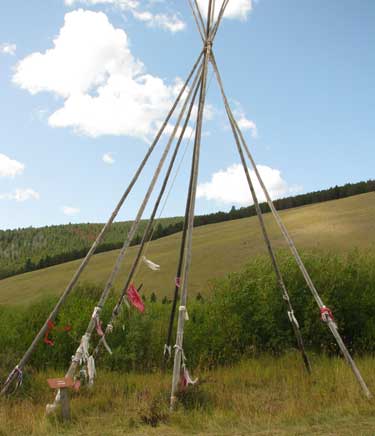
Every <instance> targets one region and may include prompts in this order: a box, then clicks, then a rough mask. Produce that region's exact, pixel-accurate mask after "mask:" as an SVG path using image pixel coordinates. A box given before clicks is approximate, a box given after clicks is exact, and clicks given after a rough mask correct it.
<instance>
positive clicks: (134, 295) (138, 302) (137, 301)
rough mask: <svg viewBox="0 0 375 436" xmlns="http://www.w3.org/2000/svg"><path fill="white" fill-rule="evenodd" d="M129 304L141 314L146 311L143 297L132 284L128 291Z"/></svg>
mask: <svg viewBox="0 0 375 436" xmlns="http://www.w3.org/2000/svg"><path fill="white" fill-rule="evenodd" d="M126 295H127V297H128V300H129V302H130V303H131V304H132V305H133V306H134V307H135V308H136V309H137V310H139V311H140V312H141V313H143V312H144V311H145V305H144V303H143V300H142V297H141V296H140V295H139V293H138V291H137V289H136V287H135V286H134V284H133V283H132V284H131V285H130V286H129V288H128V290H127V291H126Z"/></svg>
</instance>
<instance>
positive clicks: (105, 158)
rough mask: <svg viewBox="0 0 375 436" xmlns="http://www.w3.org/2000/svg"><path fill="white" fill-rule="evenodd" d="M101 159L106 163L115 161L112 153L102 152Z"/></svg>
mask: <svg viewBox="0 0 375 436" xmlns="http://www.w3.org/2000/svg"><path fill="white" fill-rule="evenodd" d="M102 160H103V162H104V163H106V164H108V165H113V164H114V163H115V160H114V158H113V156H112V153H104V154H103V157H102Z"/></svg>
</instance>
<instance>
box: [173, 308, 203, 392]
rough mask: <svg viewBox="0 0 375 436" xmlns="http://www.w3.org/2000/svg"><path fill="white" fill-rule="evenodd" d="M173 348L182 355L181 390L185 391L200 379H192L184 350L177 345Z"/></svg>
mask: <svg viewBox="0 0 375 436" xmlns="http://www.w3.org/2000/svg"><path fill="white" fill-rule="evenodd" d="M180 307H184V306H180ZM173 348H174V349H175V350H177V351H179V352H180V353H181V360H182V365H181V370H182V372H181V377H180V388H181V389H182V390H185V389H187V387H188V386H189V385H195V384H196V383H197V382H198V378H196V379H195V380H193V379H192V378H191V377H190V374H189V370H188V369H187V367H186V360H187V359H186V356H185V353H184V350H183V348H182V347H180V346H179V345H177V344H176V345H175V346H174V347H173Z"/></svg>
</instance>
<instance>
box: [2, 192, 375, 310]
mask: <svg viewBox="0 0 375 436" xmlns="http://www.w3.org/2000/svg"><path fill="white" fill-rule="evenodd" d="M281 216H282V218H283V220H284V222H285V224H286V226H287V228H288V229H289V230H290V233H291V234H292V236H293V238H294V240H295V242H296V244H297V246H298V247H299V249H300V250H301V251H308V252H311V251H316V252H327V251H329V252H332V253H343V252H348V251H349V250H352V249H353V248H358V249H360V250H368V249H370V250H371V249H374V247H375V192H370V193H367V194H361V195H357V196H354V197H349V198H344V199H340V200H333V201H328V202H325V203H319V204H314V205H310V206H303V207H300V208H295V209H290V210H286V211H282V212H281ZM265 222H266V225H267V227H268V229H269V231H270V235H271V237H272V240H273V242H274V244H275V247H276V248H283V247H285V243H284V241H283V239H282V236H281V235H280V233H279V231H278V229H277V227H276V225H275V223H274V221H273V219H272V216H271V215H270V214H266V215H265ZM180 238H181V233H178V234H174V235H171V236H168V237H165V238H162V239H159V240H156V241H152V242H150V244H149V245H148V247H147V251H146V255H147V257H148V258H150V259H151V260H152V261H154V262H156V263H158V264H160V265H161V271H160V272H157V273H155V272H152V271H150V270H148V269H147V268H146V267H145V266H144V265H142V266H141V268H140V269H139V271H138V274H137V276H136V283H137V284H140V283H143V284H144V291H145V292H146V293H147V294H151V293H152V292H155V294H156V295H157V296H158V297H160V298H162V297H163V296H168V297H169V296H170V295H171V293H172V288H173V283H174V276H175V269H176V264H177V256H178V248H179V242H180ZM135 250H136V247H131V248H130V249H129V251H128V255H127V257H126V259H125V262H124V266H123V268H122V270H121V272H120V274H119V277H118V279H117V281H116V283H115V287H116V288H117V289H120V288H121V284H123V283H124V281H125V278H126V274H127V272H128V270H129V267H130V263H131V261H132V259H133V256H134V253H135ZM262 253H265V248H264V243H263V239H262V236H261V234H260V231H259V225H258V222H257V218H256V217H251V218H244V219H239V220H234V221H227V222H224V223H218V224H211V225H207V226H201V227H197V228H196V229H195V230H194V241H193V264H192V274H191V281H190V295H196V294H198V293H201V294H204V292H206V290H207V286H206V285H207V282H208V281H209V280H212V279H215V278H218V277H223V276H224V275H225V274H226V273H227V272H230V271H239V270H240V269H241V268H242V267H243V266H244V265H245V264H246V263H247V262H248V261H249V260H251V258H253V257H254V256H256V255H259V254H262ZM117 254H118V250H114V251H111V252H106V253H100V254H97V255H95V256H94V258H93V259H92V261H91V263H90V265H89V266H88V268H87V270H86V271H85V273H84V274H83V277H82V282H92V283H100V284H103V283H104V282H105V280H106V278H107V277H108V275H109V273H110V271H111V269H112V267H113V264H114V262H115V259H116V256H117ZM79 263H80V261H73V262H68V263H64V264H61V265H57V266H53V267H50V268H46V269H43V270H38V271H33V272H30V273H26V274H22V275H18V276H15V277H11V278H8V279H4V280H1V281H0V304H6V305H8V304H11V305H14V304H28V303H32V302H34V301H37V300H38V299H40V298H41V297H45V296H54V295H60V294H61V292H62V291H63V289H64V288H65V286H66V285H67V283H68V282H69V280H70V278H71V277H72V275H73V273H74V271H75V270H76V269H77V267H78V265H79Z"/></svg>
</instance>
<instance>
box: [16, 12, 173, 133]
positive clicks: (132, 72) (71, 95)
mask: <svg viewBox="0 0 375 436" xmlns="http://www.w3.org/2000/svg"><path fill="white" fill-rule="evenodd" d="M13 82H14V83H16V84H17V85H18V86H20V87H21V88H23V89H25V90H28V91H29V92H30V93H31V94H36V93H39V92H43V91H45V92H52V93H54V94H55V95H58V96H60V97H62V98H63V99H64V102H63V105H62V106H61V107H60V108H59V109H57V110H56V111H55V112H54V113H52V114H51V116H50V117H49V120H48V121H49V124H50V125H51V126H53V127H72V128H74V129H75V130H76V131H78V132H80V133H84V134H86V135H89V136H92V137H97V136H100V135H129V136H133V137H137V138H141V139H144V140H147V138H148V137H149V136H151V135H154V134H155V131H156V128H157V125H158V124H159V123H160V121H161V120H162V119H163V118H164V116H165V114H166V113H167V112H168V110H169V108H170V106H171V102H172V101H173V99H174V98H175V96H176V95H177V93H178V91H179V90H180V89H181V80H176V82H174V83H171V84H166V83H165V81H164V80H163V79H161V78H159V77H157V76H153V75H151V74H148V73H147V72H145V67H144V65H143V64H142V62H140V61H139V60H137V59H136V58H135V57H134V56H133V54H132V53H131V51H130V49H129V41H128V37H127V35H126V33H125V32H124V31H123V30H122V29H116V28H115V27H113V26H112V24H111V23H110V22H109V21H108V18H107V16H106V15H105V14H104V13H103V12H93V11H84V10H82V9H80V10H76V11H72V12H70V13H67V14H66V15H65V22H64V25H63V27H62V28H61V30H60V33H59V35H58V36H57V37H56V38H55V40H54V41H53V47H52V48H50V49H48V50H47V51H46V52H44V53H32V54H31V55H29V56H27V57H26V58H24V59H23V60H21V61H20V62H19V63H18V64H17V66H16V71H15V74H14V76H13Z"/></svg>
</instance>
